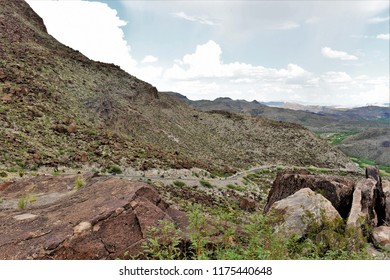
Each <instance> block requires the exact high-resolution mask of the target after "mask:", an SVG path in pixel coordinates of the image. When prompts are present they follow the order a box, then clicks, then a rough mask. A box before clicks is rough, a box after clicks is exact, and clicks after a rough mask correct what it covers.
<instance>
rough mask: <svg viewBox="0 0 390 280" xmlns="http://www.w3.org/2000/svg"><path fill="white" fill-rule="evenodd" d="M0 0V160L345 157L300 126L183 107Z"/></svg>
mask: <svg viewBox="0 0 390 280" xmlns="http://www.w3.org/2000/svg"><path fill="white" fill-rule="evenodd" d="M0 4H1V5H0V15H1V16H0V36H1V38H0V39H1V44H0V48H1V49H0V69H1V70H0V147H1V154H0V164H1V165H3V166H8V167H15V166H17V167H18V168H33V169H34V168H37V167H39V166H54V167H55V166H71V167H81V166H83V165H91V166H95V167H96V168H110V167H112V166H114V165H120V166H123V167H134V168H137V169H141V170H146V169H149V168H154V167H155V168H191V167H200V168H204V169H206V170H209V171H220V172H234V171H236V170H238V169H241V168H247V167H249V166H253V165H257V164H283V165H314V166H327V167H340V166H344V165H345V164H346V163H348V161H349V160H348V159H347V158H346V157H345V156H344V155H343V154H342V153H341V152H339V151H338V150H336V149H334V148H332V147H330V146H329V145H328V144H327V143H326V141H325V140H322V139H319V138H318V137H317V136H316V135H314V134H313V133H312V132H310V131H309V130H307V129H305V128H304V127H302V126H299V125H296V124H291V123H283V122H279V121H272V120H268V119H264V118H260V117H251V116H244V115H239V114H234V113H226V112H222V111H216V112H201V111H198V110H196V109H193V108H190V107H189V106H188V105H187V104H185V103H184V102H182V101H181V100H180V98H179V99H177V98H174V97H172V96H171V95H169V94H165V93H159V92H158V91H157V89H156V88H155V87H153V86H152V85H150V84H148V83H146V82H144V81H141V80H139V79H137V78H136V77H134V76H132V75H130V74H128V73H126V72H124V71H123V70H121V69H120V68H119V67H118V66H115V65H112V64H106V63H100V62H95V61H92V60H90V59H88V58H87V57H85V56H84V55H83V54H81V53H80V52H77V51H75V50H73V49H71V48H69V47H66V46H64V45H62V44H61V43H59V42H58V41H57V40H55V39H54V38H53V37H52V36H50V35H49V34H48V33H47V32H46V28H45V26H44V24H43V21H42V19H41V18H40V17H39V16H38V15H36V14H35V13H34V12H33V10H32V9H30V7H29V6H28V4H26V3H25V2H24V1H21V0H15V1H6V0H0ZM181 99H183V98H181ZM253 106H255V107H256V108H257V107H258V106H260V105H259V104H257V103H253ZM261 108H263V107H261ZM264 108H266V107H264Z"/></svg>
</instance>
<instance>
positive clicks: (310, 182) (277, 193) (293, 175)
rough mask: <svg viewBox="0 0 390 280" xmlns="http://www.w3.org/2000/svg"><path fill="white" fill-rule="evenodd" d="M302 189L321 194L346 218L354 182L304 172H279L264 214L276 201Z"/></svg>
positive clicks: (342, 178)
mask: <svg viewBox="0 0 390 280" xmlns="http://www.w3.org/2000/svg"><path fill="white" fill-rule="evenodd" d="M303 188H309V189H311V190H313V191H315V192H318V193H321V194H322V195H323V196H324V197H325V198H326V199H328V200H329V201H330V202H331V203H332V205H333V206H334V207H335V208H336V209H337V211H338V212H339V213H340V215H341V216H342V217H343V218H346V217H347V216H348V213H349V210H350V208H351V205H352V194H353V190H354V182H353V181H352V180H350V179H348V178H344V177H338V176H324V175H313V174H311V173H310V172H308V171H306V170H299V171H291V170H289V171H284V172H280V173H279V174H278V175H277V177H276V179H275V181H274V182H273V185H272V188H271V190H270V192H269V195H268V199H267V204H266V206H265V208H264V212H265V213H267V212H268V211H269V209H270V208H271V206H272V205H273V204H274V203H275V202H276V201H279V200H281V199H284V198H286V197H288V196H290V195H292V194H294V193H295V192H297V191H298V190H300V189H303Z"/></svg>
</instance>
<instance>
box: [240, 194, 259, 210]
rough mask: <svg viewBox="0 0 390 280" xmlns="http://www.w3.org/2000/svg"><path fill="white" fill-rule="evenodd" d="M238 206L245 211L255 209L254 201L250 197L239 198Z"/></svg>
mask: <svg viewBox="0 0 390 280" xmlns="http://www.w3.org/2000/svg"><path fill="white" fill-rule="evenodd" d="M240 208H241V209H243V210H245V211H249V212H253V211H255V210H256V201H254V200H253V199H250V198H246V197H242V198H240Z"/></svg>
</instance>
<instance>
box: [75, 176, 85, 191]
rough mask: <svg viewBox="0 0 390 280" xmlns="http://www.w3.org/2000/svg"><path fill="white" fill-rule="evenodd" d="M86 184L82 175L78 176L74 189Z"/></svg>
mask: <svg viewBox="0 0 390 280" xmlns="http://www.w3.org/2000/svg"><path fill="white" fill-rule="evenodd" d="M84 186H85V180H84V179H83V178H81V177H76V179H75V180H74V189H75V190H76V191H77V190H79V189H80V188H82V187H84Z"/></svg>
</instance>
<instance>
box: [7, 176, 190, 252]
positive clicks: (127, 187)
mask: <svg viewBox="0 0 390 280" xmlns="http://www.w3.org/2000/svg"><path fill="white" fill-rule="evenodd" d="M79 176H80V175H79ZM83 178H84V180H85V181H86V185H85V186H83V187H81V188H80V189H79V190H78V191H76V190H74V184H75V176H55V177H52V176H38V177H35V178H32V179H28V180H21V181H18V182H16V183H13V184H11V185H9V186H7V188H6V189H3V191H2V192H1V193H0V196H1V197H2V198H3V199H4V203H5V204H7V205H12V203H11V202H12V201H14V205H15V206H14V207H13V208H12V207H11V209H10V208H8V209H3V210H2V211H0V236H1V239H0V247H1V250H0V259H115V258H123V257H124V256H125V253H126V252H128V253H129V254H130V255H136V254H138V253H139V252H140V250H141V249H142V246H141V245H142V242H143V241H144V237H145V233H146V230H147V228H148V227H149V226H158V225H159V221H160V220H169V221H172V222H174V223H175V224H176V225H177V226H179V227H180V226H183V225H186V224H188V221H187V218H186V216H185V214H184V213H182V212H180V211H178V210H174V209H170V208H169V206H168V205H167V204H166V203H164V202H163V201H162V200H161V197H160V196H159V194H158V193H157V192H156V191H155V190H154V189H153V188H152V187H150V186H149V185H146V184H143V183H139V182H131V181H128V180H124V179H118V178H113V177H92V174H86V175H84V177H83ZM21 193H36V194H37V200H36V201H35V202H32V203H30V204H29V205H28V207H27V208H26V209H25V210H18V209H16V208H17V206H16V201H17V199H18V197H19V196H20V194H21Z"/></svg>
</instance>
